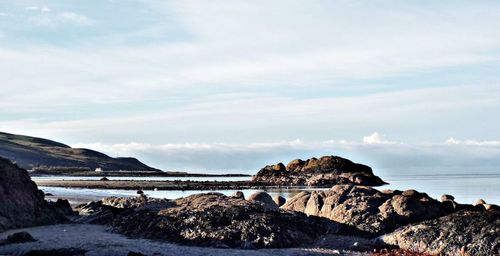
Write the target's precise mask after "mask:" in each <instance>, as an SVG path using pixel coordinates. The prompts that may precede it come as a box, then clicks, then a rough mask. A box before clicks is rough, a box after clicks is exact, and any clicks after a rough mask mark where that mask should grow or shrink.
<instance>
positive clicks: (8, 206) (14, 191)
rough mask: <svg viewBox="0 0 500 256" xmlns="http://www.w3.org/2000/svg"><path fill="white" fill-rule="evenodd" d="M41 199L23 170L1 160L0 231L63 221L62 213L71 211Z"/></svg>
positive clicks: (59, 204)
mask: <svg viewBox="0 0 500 256" xmlns="http://www.w3.org/2000/svg"><path fill="white" fill-rule="evenodd" d="M44 197H45V194H44V193H43V192H42V191H40V190H38V187H37V186H36V184H35V183H34V182H33V181H32V180H31V178H30V176H29V175H28V172H27V171H26V170H24V169H21V168H19V167H17V165H15V164H12V163H11V162H10V161H9V160H7V159H3V158H0V231H3V230H6V229H12V228H21V227H28V226H34V225H43V224H55V223H59V222H64V221H66V220H67V218H66V217H65V216H64V214H63V212H64V211H71V208H70V209H69V210H68V209H66V210H65V209H63V208H64V206H63V203H62V202H60V203H56V204H52V203H49V202H47V201H45V199H44Z"/></svg>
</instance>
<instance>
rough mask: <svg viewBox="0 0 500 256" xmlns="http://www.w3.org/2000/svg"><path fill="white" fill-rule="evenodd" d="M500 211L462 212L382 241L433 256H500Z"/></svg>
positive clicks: (426, 222) (403, 231) (420, 225)
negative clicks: (437, 255)
mask: <svg viewBox="0 0 500 256" xmlns="http://www.w3.org/2000/svg"><path fill="white" fill-rule="evenodd" d="M498 234H500V211H498V210H491V211H484V210H475V211H473V210H461V211H458V212H455V213H453V214H450V215H447V216H444V217H441V218H438V219H433V220H427V221H424V222H420V223H416V224H411V225H408V226H405V227H402V228H400V229H398V230H396V231H395V232H393V233H391V234H387V235H385V236H383V237H382V240H383V241H384V242H386V243H388V244H391V245H397V246H399V247H401V248H402V249H406V250H410V251H414V252H417V253H428V254H432V255H436V254H439V255H478V256H487V255H500V236H499V235H498Z"/></svg>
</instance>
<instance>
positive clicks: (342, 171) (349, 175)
mask: <svg viewBox="0 0 500 256" xmlns="http://www.w3.org/2000/svg"><path fill="white" fill-rule="evenodd" d="M253 181H255V182H260V183H264V184H269V185H280V186H316V187H330V186H333V185H336V184H356V185H366V186H380V185H383V184H386V183H385V182H384V181H383V180H382V179H380V178H379V177H378V176H375V175H374V174H373V171H372V169H371V168H370V167H368V166H366V165H362V164H357V163H353V162H352V161H350V160H348V159H345V158H342V157H338V156H323V157H320V158H319V159H317V158H311V159H308V160H306V161H303V160H301V159H296V160H293V161H291V162H290V163H288V165H287V166H285V165H283V164H282V163H279V164H275V165H268V166H266V167H264V168H262V169H261V170H260V171H259V172H258V173H257V174H256V175H255V176H254V178H253Z"/></svg>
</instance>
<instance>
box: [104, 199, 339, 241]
mask: <svg viewBox="0 0 500 256" xmlns="http://www.w3.org/2000/svg"><path fill="white" fill-rule="evenodd" d="M271 201H272V200H271ZM173 203H174V205H171V204H170V203H167V204H165V205H164V207H163V209H158V208H151V207H144V206H143V207H137V208H132V209H129V211H127V212H123V213H121V214H119V215H117V216H116V217H115V218H114V221H113V223H112V227H113V229H114V230H115V231H117V232H119V233H122V234H126V235H129V236H133V237H143V238H150V239H159V240H167V241H171V242H176V243H182V244H188V245H198V246H214V247H222V248H224V247H231V248H282V247H294V246H298V245H301V244H304V243H307V242H311V241H312V240H313V239H315V238H317V237H318V236H320V235H323V234H328V233H338V232H340V230H341V228H342V225H340V224H338V223H335V222H332V221H329V220H327V219H324V218H317V217H307V216H306V215H304V214H302V213H297V212H292V211H284V210H279V209H269V207H265V205H264V204H262V203H261V202H258V201H257V202H252V201H246V200H243V199H241V198H235V197H227V196H224V195H223V194H219V193H209V194H197V195H192V196H189V197H185V198H180V199H177V200H175V201H173Z"/></svg>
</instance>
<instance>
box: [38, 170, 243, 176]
mask: <svg viewBox="0 0 500 256" xmlns="http://www.w3.org/2000/svg"><path fill="white" fill-rule="evenodd" d="M29 174H30V176H31V177H43V176H58V175H60V176H70V177H251V176H252V175H249V174H238V173H230V174H202V173H185V172H161V173H160V172H126V171H124V172H105V171H104V172H76V173H75V172H71V173H64V172H62V173H49V172H30V173H29Z"/></svg>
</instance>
